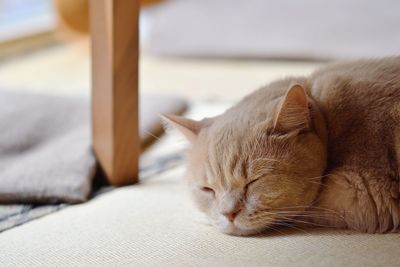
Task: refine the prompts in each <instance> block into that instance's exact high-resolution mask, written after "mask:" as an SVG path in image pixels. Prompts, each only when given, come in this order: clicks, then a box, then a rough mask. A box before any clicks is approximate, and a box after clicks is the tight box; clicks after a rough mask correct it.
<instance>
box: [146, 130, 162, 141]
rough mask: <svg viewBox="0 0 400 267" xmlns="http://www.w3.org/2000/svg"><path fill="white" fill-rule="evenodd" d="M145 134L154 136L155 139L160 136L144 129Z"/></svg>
mask: <svg viewBox="0 0 400 267" xmlns="http://www.w3.org/2000/svg"><path fill="white" fill-rule="evenodd" d="M145 133H146V134H148V135H150V136H151V137H153V138H155V139H156V140H160V138H159V137H158V136H156V135H154V134H152V133H151V132H149V131H145Z"/></svg>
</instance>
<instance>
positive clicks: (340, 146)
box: [164, 57, 400, 235]
mask: <svg viewBox="0 0 400 267" xmlns="http://www.w3.org/2000/svg"><path fill="white" fill-rule="evenodd" d="M164 119H165V121H166V122H167V124H169V125H171V126H173V127H174V128H176V129H178V130H179V131H180V132H182V134H183V135H184V136H185V137H186V138H187V139H188V140H189V141H190V142H191V144H192V147H191V150H190V151H189V155H188V163H187V164H188V166H187V179H188V183H189V187H190V190H191V194H192V195H193V198H194V201H195V203H196V204H197V206H198V208H199V209H200V210H201V211H203V212H204V213H205V214H206V215H207V217H208V218H209V219H210V221H211V222H212V224H213V225H215V226H216V227H217V228H218V229H219V230H220V231H222V232H224V233H227V234H232V235H251V234H256V233H259V232H262V231H264V230H267V229H275V227H277V226H285V225H290V226H294V225H296V227H299V226H327V227H338V228H350V229H355V230H358V231H361V232H368V233H384V232H388V231H397V230H398V229H399V216H400V204H399V163H400V162H399V161H400V57H392V58H384V59H376V60H360V61H354V62H344V63H337V64H333V65H328V66H326V67H324V68H322V69H320V70H318V71H316V72H315V73H313V74H312V75H311V76H309V77H291V78H287V79H284V80H280V81H277V82H274V83H271V84H269V85H267V86H266V87H264V88H261V89H259V90H258V91H255V92H254V93H252V94H250V95H249V96H247V97H245V98H244V99H243V100H242V101H240V102H239V103H238V104H236V105H235V106H233V107H232V108H230V109H229V110H227V111H226V112H225V113H223V114H221V115H219V116H216V117H213V118H205V119H203V120H201V121H194V120H190V119H185V118H182V117H177V116H172V115H166V116H165V117H164Z"/></svg>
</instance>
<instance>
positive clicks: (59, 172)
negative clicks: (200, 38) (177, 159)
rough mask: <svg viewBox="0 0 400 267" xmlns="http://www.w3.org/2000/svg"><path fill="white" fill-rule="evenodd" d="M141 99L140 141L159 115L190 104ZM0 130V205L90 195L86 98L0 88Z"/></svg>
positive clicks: (73, 199)
mask: <svg viewBox="0 0 400 267" xmlns="http://www.w3.org/2000/svg"><path fill="white" fill-rule="evenodd" d="M140 103H141V105H140V121H141V124H140V132H141V133H140V135H141V139H142V142H147V141H148V139H149V138H152V135H153V132H154V131H157V130H158V129H159V128H160V127H161V124H160V121H159V118H158V114H159V113H179V112H182V111H183V110H184V109H185V107H186V103H185V101H184V100H182V99H180V98H175V97H166V96H143V97H141V100H140ZM0 129H1V130H0V203H10V204H13V203H27V204H32V203H41V204H43V203H60V202H64V203H79V202H83V201H86V200H87V199H88V198H89V196H90V194H91V190H92V179H93V176H94V171H95V165H96V161H95V158H94V156H93V154H92V151H91V135H90V105H89V101H88V99H86V100H85V99H77V98H67V97H57V96H48V95H36V94H26V93H8V92H2V91H0ZM6 209H8V208H6ZM0 217H1V213H0Z"/></svg>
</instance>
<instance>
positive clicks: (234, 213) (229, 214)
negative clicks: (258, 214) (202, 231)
mask: <svg viewBox="0 0 400 267" xmlns="http://www.w3.org/2000/svg"><path fill="white" fill-rule="evenodd" d="M239 212H240V210H235V211H230V212H224V213H222V215H224V216H225V217H226V218H227V219H228V220H229V221H230V222H233V221H234V220H235V218H236V216H237V215H238V214H239Z"/></svg>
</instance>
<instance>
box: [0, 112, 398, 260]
mask: <svg viewBox="0 0 400 267" xmlns="http://www.w3.org/2000/svg"><path fill="white" fill-rule="evenodd" d="M226 107H227V106H226V105H225V106H224V105H220V106H219V107H216V106H215V105H212V106H209V105H208V106H203V107H198V108H196V107H195V108H194V110H193V112H192V113H191V115H190V116H191V117H193V118H200V117H202V116H212V115H215V114H218V113H219V112H220V111H222V110H223V109H225V108H226ZM180 140H182V139H181V138H180V137H179V136H178V135H168V136H164V137H163V138H161V139H160V140H159V141H158V142H157V143H156V144H155V145H154V146H152V147H151V148H150V149H149V150H148V151H147V152H146V153H145V154H144V156H143V160H144V161H148V160H150V162H159V160H158V159H157V158H158V157H161V156H164V155H169V154H171V153H172V154H173V152H174V151H175V152H179V151H182V149H185V147H186V144H185V143H183V142H180ZM179 154H180V152H179ZM399 241H400V235H399V234H384V235H379V234H376V235H373V234H360V233H355V232H352V231H341V230H329V229H314V230H311V229H307V230H305V231H298V230H289V229H287V230H285V229H281V230H280V232H271V233H269V234H266V235H264V236H256V237H234V236H228V235H224V234H221V233H219V232H217V231H216V230H215V229H214V228H212V227H211V226H209V225H208V224H207V223H205V221H204V219H203V217H202V216H201V214H200V213H199V212H198V211H197V210H196V209H195V208H194V207H193V204H192V203H191V201H190V196H189V195H188V194H187V190H186V187H185V182H184V167H183V166H182V164H178V165H177V166H176V167H174V168H170V169H169V170H168V171H166V172H162V173H159V174H157V173H153V174H152V175H148V176H146V177H141V182H140V183H139V184H137V185H133V186H127V187H123V188H118V189H115V190H112V191H110V192H108V193H105V194H102V195H100V196H99V197H97V198H95V199H93V200H91V201H89V202H87V203H84V204H81V205H74V206H69V207H67V208H65V209H63V210H61V211H60V212H57V213H53V214H51V215H49V216H46V217H44V218H41V219H38V220H35V221H33V222H30V223H28V224H24V225H22V226H20V227H16V228H13V229H11V230H9V231H6V232H4V233H2V234H0V248H1V257H0V266H207V267H210V266H218V267H219V266H249V267H251V266H273V267H279V266H285V267H288V266H306V267H309V266H340V267H341V266H355V267H365V266H389V267H390V266H398V263H399V262H400V255H399V253H398V252H399V250H400V242H399Z"/></svg>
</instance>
